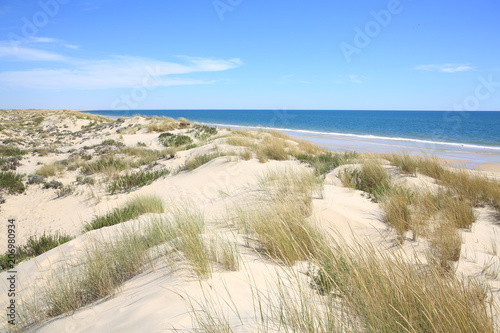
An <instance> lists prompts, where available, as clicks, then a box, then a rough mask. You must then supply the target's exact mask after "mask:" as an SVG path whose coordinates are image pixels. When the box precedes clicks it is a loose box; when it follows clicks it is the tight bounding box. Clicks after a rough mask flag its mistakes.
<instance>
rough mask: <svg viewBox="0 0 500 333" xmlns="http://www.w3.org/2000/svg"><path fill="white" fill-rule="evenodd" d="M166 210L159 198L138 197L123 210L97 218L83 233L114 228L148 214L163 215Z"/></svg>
mask: <svg viewBox="0 0 500 333" xmlns="http://www.w3.org/2000/svg"><path fill="white" fill-rule="evenodd" d="M164 210H165V209H164V205H163V201H162V200H161V198H159V197H158V196H154V195H149V196H137V197H135V198H133V199H131V200H130V201H128V202H127V203H126V204H125V206H124V207H122V208H115V209H113V210H112V211H111V212H109V213H107V214H105V215H102V216H95V217H94V218H93V219H92V221H90V222H88V223H87V224H85V225H84V228H83V231H84V232H87V231H91V230H95V229H100V228H104V227H108V226H112V225H115V224H118V223H122V222H125V221H129V220H132V219H135V218H137V217H139V216H141V215H142V214H146V213H163V211H164Z"/></svg>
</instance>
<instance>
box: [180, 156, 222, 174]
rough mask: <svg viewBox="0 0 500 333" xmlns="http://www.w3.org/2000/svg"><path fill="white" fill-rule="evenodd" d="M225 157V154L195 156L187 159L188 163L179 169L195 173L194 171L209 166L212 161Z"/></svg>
mask: <svg viewBox="0 0 500 333" xmlns="http://www.w3.org/2000/svg"><path fill="white" fill-rule="evenodd" d="M221 156H225V155H224V154H223V153H218V152H215V153H208V154H203V155H194V156H191V157H190V158H188V159H187V161H186V163H184V165H183V166H181V167H180V168H179V171H193V170H194V169H197V168H199V167H200V166H202V165H204V164H207V163H208V162H210V161H211V160H214V159H216V158H218V157H221Z"/></svg>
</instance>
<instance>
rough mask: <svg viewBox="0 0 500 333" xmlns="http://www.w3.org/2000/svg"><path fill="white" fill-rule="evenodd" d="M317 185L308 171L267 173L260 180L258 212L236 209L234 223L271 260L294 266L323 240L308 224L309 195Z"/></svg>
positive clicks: (314, 251) (320, 245) (312, 225)
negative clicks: (248, 235)
mask: <svg viewBox="0 0 500 333" xmlns="http://www.w3.org/2000/svg"><path fill="white" fill-rule="evenodd" d="M318 188H319V182H318V180H317V177H315V176H314V174H313V173H312V172H311V171H304V172H296V171H290V170H288V171H286V172H283V171H281V172H278V171H275V172H270V173H268V174H267V175H266V176H265V177H264V178H262V179H261V189H262V190H261V191H263V193H264V195H263V196H262V198H261V200H262V202H261V203H260V204H259V208H258V210H254V211H248V210H243V209H241V208H240V209H237V211H236V215H237V221H236V224H237V225H238V226H239V227H240V228H242V229H243V230H245V231H246V232H247V233H249V234H250V236H251V237H253V239H254V240H255V241H257V244H258V245H257V246H256V248H257V250H258V251H260V252H261V253H263V254H265V255H266V256H268V257H269V258H271V259H273V260H277V261H279V262H282V263H284V264H286V265H293V264H294V263H295V261H297V260H305V259H307V258H309V257H311V256H313V255H314V254H315V253H317V251H319V250H320V249H321V247H322V246H323V244H322V242H323V241H324V238H323V237H322V234H321V232H320V231H319V230H318V229H317V228H316V226H315V225H314V223H312V222H311V221H308V219H307V216H309V214H310V212H311V194H312V192H314V191H316V190H318Z"/></svg>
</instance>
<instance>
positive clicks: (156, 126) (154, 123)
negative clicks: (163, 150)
mask: <svg viewBox="0 0 500 333" xmlns="http://www.w3.org/2000/svg"><path fill="white" fill-rule="evenodd" d="M147 119H148V120H149V124H148V125H146V128H147V130H148V132H166V131H172V130H174V129H177V128H179V124H178V123H177V121H175V119H172V118H168V117H149V118H147Z"/></svg>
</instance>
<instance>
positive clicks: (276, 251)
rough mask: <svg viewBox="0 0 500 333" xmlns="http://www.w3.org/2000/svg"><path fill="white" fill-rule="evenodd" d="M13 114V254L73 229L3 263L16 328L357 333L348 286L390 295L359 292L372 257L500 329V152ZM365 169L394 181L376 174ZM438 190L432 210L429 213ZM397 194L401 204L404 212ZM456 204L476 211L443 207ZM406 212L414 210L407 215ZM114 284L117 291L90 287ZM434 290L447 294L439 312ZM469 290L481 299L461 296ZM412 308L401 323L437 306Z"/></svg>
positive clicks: (140, 119) (6, 163)
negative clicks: (372, 177) (370, 178)
mask: <svg viewBox="0 0 500 333" xmlns="http://www.w3.org/2000/svg"><path fill="white" fill-rule="evenodd" d="M186 118H188V117H186ZM0 125H1V126H2V130H1V131H0V141H2V142H3V143H2V144H1V146H2V152H3V153H2V159H3V160H2V161H3V162H2V163H3V164H2V166H3V168H4V169H3V171H2V172H3V173H4V174H5V177H7V175H6V174H7V173H9V175H10V176H9V177H11V178H9V179H10V180H9V182H8V183H7V182H5V184H4V183H3V184H4V185H2V186H3V187H2V192H1V197H2V198H3V199H4V200H5V202H3V203H2V204H1V205H0V214H1V216H2V221H1V223H2V225H3V226H6V225H8V224H9V223H11V222H9V221H12V223H11V224H15V233H14V234H15V236H14V237H10V236H9V235H10V234H9V232H8V231H7V228H4V227H3V226H2V229H1V230H2V232H1V234H0V253H6V252H8V250H9V244H11V243H9V239H15V243H16V245H17V246H18V248H19V247H21V246H22V245H26V244H28V241H29V240H30V237H31V239H36V238H37V237H40V236H41V235H66V236H68V238H69V239H70V240H66V241H64V242H63V243H61V244H60V245H58V246H55V247H53V248H51V249H49V250H48V251H46V252H44V253H41V254H39V255H36V256H29V255H28V256H27V257H26V258H24V259H23V260H22V261H21V262H18V263H16V265H15V266H12V267H4V269H5V268H7V270H4V271H3V272H1V273H0V280H1V281H2V282H1V283H0V285H1V288H0V293H1V296H0V307H2V308H4V309H5V308H7V307H8V306H9V305H10V304H15V311H14V312H10V313H14V320H15V325H13V324H12V323H9V318H10V319H12V317H9V316H8V315H9V311H7V314H6V313H5V311H4V312H3V314H2V317H1V319H2V323H1V325H2V326H0V327H2V328H1V329H3V330H7V329H12V330H15V329H18V330H20V331H25V332H179V331H188V332H196V331H212V332H222V331H225V332H256V331H259V332H272V331H280V329H283V328H284V327H286V329H288V330H290V331H302V330H304V329H305V327H307V325H310V326H309V327H315V328H319V327H321V328H324V329H323V330H319V329H318V331H324V332H327V331H333V329H335V330H336V331H339V332H344V331H345V332H347V331H352V330H354V331H356V330H357V329H360V328H362V327H368V326H369V325H375V323H373V322H372V320H373V318H370V317H369V316H365V314H364V313H365V312H366V311H365V312H364V311H363V309H361V308H357V306H360V305H361V304H360V303H362V302H354V301H353V302H349V297H351V296H352V297H353V298H351V299H355V300H357V301H360V300H367V303H366V304H368V305H369V304H372V305H373V304H376V303H375V302H374V299H376V298H377V297H378V298H380V301H379V302H378V303H384V302H383V300H384V299H383V298H381V297H382V295H384V297H389V296H388V294H390V293H388V294H384V293H383V292H382V291H380V294H373V295H371V296H372V297H373V299H371V300H370V301H371V302H374V303H369V302H368V297H367V296H366V295H365V294H362V293H361V291H360V292H359V294H352V295H351V294H349V292H351V291H353V290H356V286H357V285H356V284H355V283H354V280H352V281H351V280H350V279H349V278H348V276H349V275H356V276H357V274H351V273H353V272H358V271H356V269H357V268H359V269H360V270H359V272H361V271H363V270H365V268H364V267H365V266H363V260H362V258H364V259H366V260H368V259H370V260H371V261H373V260H376V261H377V262H378V263H380V269H379V270H378V271H377V272H376V273H377V274H380V278H379V279H380V280H379V281H388V282H387V283H388V285H391V283H394V284H398V283H396V282H394V281H396V280H391V279H401V280H400V282H401V283H400V285H404V283H402V282H403V281H408V283H410V282H409V281H414V282H415V285H412V286H411V288H413V289H412V291H411V292H409V294H405V292H407V291H406V290H405V289H404V287H401V289H399V287H398V288H396V287H394V286H392V287H387V288H388V290H398V292H401V295H410V294H412V293H417V292H416V291H417V290H418V291H421V293H420V294H419V295H420V298H419V299H420V300H421V301H422V304H424V305H425V306H426V307H427V308H429V311H430V312H429V313H432V315H433V316H434V315H435V316H436V317H434V320H435V322H437V321H438V320H439V322H446V323H447V324H449V326H448V327H449V328H451V327H454V326H453V325H455V324H454V323H453V320H450V321H449V322H447V321H446V320H444V318H445V315H443V314H442V313H441V312H440V310H439V309H440V308H441V307H443V306H444V303H446V302H450V304H451V302H452V301H451V300H456V303H455V305H456V308H457V309H460V311H462V312H461V313H462V314H467V315H469V314H470V315H471V317H470V318H467V320H468V321H469V323H468V324H465V323H462V322H461V321H460V325H462V324H463V325H471V326H470V327H472V328H474V327H476V328H478V327H479V328H478V331H481V332H494V331H497V329H498V323H499V317H498V316H499V313H500V312H499V311H500V310H499V309H500V308H499V307H498V306H499V305H500V303H499V302H500V298H499V297H498V293H497V292H494V291H495V290H498V288H499V287H500V283H499V277H500V257H499V256H498V244H499V240H500V230H499V228H500V226H499V221H500V220H499V218H498V216H499V215H498V214H499V207H500V203H499V201H498V200H499V197H498V194H499V193H500V191H499V188H500V151H498V150H497V149H495V147H489V148H488V147H485V148H481V149H478V148H477V147H469V146H467V144H464V145H461V144H458V145H455V144H453V145H452V144H449V143H443V144H440V143H432V142H425V140H422V142H419V143H415V141H411V142H408V141H404V140H388V139H386V138H373V137H371V138H370V137H360V136H356V137H354V136H346V135H332V134H323V135H321V134H317V133H314V134H310V133H309V134H308V133H304V132H301V131H297V130H295V131H294V130H280V129H276V130H273V131H269V130H267V129H266V130H263V129H259V128H248V127H241V128H240V127H232V128H231V127H229V128H227V127H226V126H218V127H212V126H208V125H204V124H201V125H199V124H198V125H197V124H195V123H193V122H192V121H190V120H189V118H188V119H184V118H177V119H171V118H165V117H145V116H133V117H124V118H118V119H109V118H105V117H102V116H98V115H95V114H87V113H84V112H75V111H70V110H46V111H41V110H0ZM353 152H357V153H353ZM318 156H322V157H318ZM424 157H426V158H424ZM434 157H435V159H434ZM412 158H413V159H414V160H412ZM429 161H430V162H429ZM368 168H373V170H375V171H376V172H377V173H379V176H380V175H382V176H380V177H379V178H377V179H378V180H377V183H376V184H375V185H376V186H378V185H381V184H385V185H384V186H385V187H383V188H378V187H377V188H374V187H373V186H372V185H366V184H364V183H363V181H364V178H363V176H362V175H363V172H364V171H366V170H368ZM407 168H408V169H407ZM363 170H364V171H363ZM15 175H19V177H20V178H19V177H17V178H16V176H15ZM5 179H7V178H5ZM458 180H460V181H458ZM12 184H15V185H16V186H17V187H15V186H14V185H12ZM466 184H475V185H470V186H469V187H467V189H465V190H464V188H463V187H465V186H466ZM459 185H463V187H460V186H459ZM21 186H22V188H21ZM467 186H468V185H467ZM408 198H409V199H408ZM412 198H413V199H412ZM415 198H417V199H415ZM447 198H451V199H452V200H448V199H447ZM397 200H401V201H397ZM404 200H408V201H404ZM412 200H413V201H412ZM426 200H428V201H429V202H431V201H432V204H429V206H426V207H423V206H421V205H420V203H422V202H427V201H426ZM433 200H434V201H433ZM403 201H404V202H403ZM395 202H403V203H402V206H401V207H402V208H401V207H400V208H401V209H400V210H398V214H399V215H398V218H391V215H390V212H392V211H391V210H390V209H391V204H392V203H395ZM457 203H460V204H463V205H462V206H454V205H457ZM447 205H449V206H447ZM429 207H431V208H429ZM405 209H406V210H405ZM460 209H463V216H465V220H466V221H465V222H464V221H463V220H462V219H461V218H462V217H463V216H462V215H460V216H458V217H456V218H455V217H453V218H451V217H450V216H449V215H447V214H448V213H449V212H450V211H458V210H460ZM402 210H404V211H405V212H406V213H405V214H407V215H408V216H410V217H408V216H407V217H406V220H405V221H404V223H403V224H404V226H401V224H398V223H399V222H401V219H404V218H401V215H404V214H402V213H401V211H402ZM128 214H131V215H128ZM467 217H468V220H467ZM258 221H261V222H262V223H261V224H257V222H258ZM273 221H277V222H276V223H277V224H276V225H274V224H272V223H274V222H273ZM440 221H441V222H442V221H449V224H445V223H444V222H443V224H440ZM286 223H289V224H286ZM442 226H443V227H442ZM445 227H446V228H448V229H445ZM281 228H283V229H281ZM280 232H281V233H280ZM275 233H276V234H275ZM451 234H453V235H455V236H456V238H455V239H452V240H450V239H449V237H445V235H451ZM273 237H274V238H273ZM444 238H446V240H443V239H444ZM457 239H458V254H457ZM446 242H448V243H446ZM452 242H454V243H453V244H452V245H450V243H452ZM121 245H123V247H120V246H121ZM280 246H282V247H280ZM453 246H454V248H453ZM450 248H452V251H451V252H453V253H452V254H450ZM196 249H197V251H196ZM340 249H343V250H340ZM447 251H448V252H447ZM28 252H29V251H28ZM28 254H29V253H28ZM341 257H342V258H344V259H342V260H344V261H342V260H340V259H338V258H341ZM99 258H100V259H102V262H100V261H99ZM103 258H104V259H103ZM334 258H337V259H338V260H337V259H334ZM120 260H122V261H123V262H122V261H120ZM329 260H332V261H329ZM325 261H326V262H327V263H328V264H325ZM131 262H133V263H135V264H136V265H135V266H134V267H129V266H132V265H128V263H131ZM93 264H95V265H97V264H101V265H102V266H99V267H97V266H96V268H95V270H94V271H92V269H91V268H92V267H94V266H93ZM384 265H387V266H384ZM373 266H377V265H373ZM110 267H112V268H113V269H114V271H112V272H111V273H109V275H106V274H108V273H105V272H107V270H108V269H110ZM325 267H329V268H331V267H334V268H336V269H338V270H337V271H335V272H334V273H331V272H330V271H328V270H327V269H326V268H325ZM342 267H343V268H342ZM377 267H379V266H377ZM389 267H396V268H395V271H397V272H402V273H401V274H399V273H395V272H391V270H390V269H389ZM120 269H123V270H125V271H124V272H122V271H120ZM424 271H425V272H426V274H423V273H422V272H424ZM117 272H119V273H117ZM342 272H343V273H342ZM346 272H347V273H346ZM427 273H428V274H427ZM328 274H330V275H328ZM339 274H340V275H339ZM342 274H344V275H342ZM374 274H375V273H374ZM384 274H385V275H384ZM387 274H388V275H387ZM391 274H393V275H391ZM361 275H362V274H360V276H361ZM427 275H428V276H429V279H430V280H425V276H427ZM12 276H14V280H12V281H14V282H13V283H11V282H10V280H8V278H9V277H12ZM325 276H326V278H325ZM334 276H337V277H338V276H341V277H343V278H345V280H342V281H350V282H352V283H353V284H352V285H349V286H347V282H345V284H343V283H342V282H339V281H338V280H335V278H334ZM417 276H420V277H422V280H419V279H417V278H416V277H417ZM396 277H397V278H396ZM366 279H368V277H366ZM384 279H385V280H384ZM406 279H408V280H406ZM108 280H109V281H111V280H112V281H113V283H114V284H113V283H111V284H110V285H106V286H102V288H101V289H92V290H91V291H88V294H86V293H87V289H91V288H90V287H89V285H90V284H94V285H101V284H103V283H104V282H106V281H108ZM417 280H418V281H417ZM366 281H368V282H365V283H369V281H370V280H366ZM390 281H392V282H390ZM429 281H435V282H433V283H435V284H432V285H431V286H430V285H429ZM350 282H349V283H350ZM372 282H373V281H372ZM419 283H420V284H419ZM380 284H381V285H383V282H381V283H380ZM13 286H14V287H13ZM450 286H454V287H453V288H451V287H450ZM12 288H14V290H15V292H14V295H12V292H9V290H12ZM343 288H345V289H343ZM373 288H375V287H373ZM391 288H394V289H391ZM411 288H410V289H411ZM418 288H421V289H418ZM433 288H434V289H433ZM447 288H448V289H447ZM360 289H363V288H360ZM364 289H370V288H364ZM375 289H376V288H375ZM74 290H78V291H79V292H76V293H75V292H73V291H74ZM426 290H427V291H426ZM429 290H430V294H429V295H427V294H426V293H427V292H428V291H429ZM457 290H458V291H460V292H459V293H457V294H455V292H456V291H457ZM480 291H481V292H480ZM432 293H434V294H439V296H440V297H441V296H442V299H441V298H440V300H442V302H443V303H442V304H441V303H439V302H436V303H435V304H434V303H433V304H434V305H432V306H431V305H430V304H431V303H432V302H431V301H430V300H431V296H432V295H431V294H432ZM441 293H442V294H441ZM396 294H397V293H396ZM96 295H97V296H96ZM457 295H463V297H465V298H464V301H463V302H462V299H461V298H460V297H462V296H457ZM471 295H475V297H476V298H474V299H477V300H478V301H477V302H475V301H474V302H472V301H471V302H468V301H465V300H466V299H467V297H469V299H470V298H471V297H472V296H471ZM355 297H359V298H355ZM363 297H365V298H363ZM401 297H402V299H407V298H406V297H408V298H411V297H410V296H405V297H403V296H401ZM426 297H427V298H426ZM447 297H448V298H447ZM427 301H428V302H429V303H425V302H427ZM353 303H356V304H353ZM413 305H414V304H413ZM294 306H295V307H294ZM391 306H392V307H394V305H393V303H391ZM402 308H405V306H402ZM408 308H417V307H416V306H408ZM434 309H435V311H436V312H432V311H434ZM446 309H447V310H448V308H446ZM375 310H376V309H374V310H373V312H374V313H376V311H375ZM406 310H407V309H406V308H405V311H406ZM280 311H281V312H280ZM387 311H388V310H387ZM387 311H386V310H384V309H383V308H382V307H380V313H384V312H387ZM395 311H396V312H397V311H402V310H401V309H399V308H398V309H396V310H395ZM408 311H409V312H408V313H401V316H402V317H403V318H400V319H401V320H398V319H395V320H394V325H395V326H393V327H399V326H397V325H410V326H411V325H417V323H416V322H415V323H414V322H411V320H413V319H415V318H421V319H420V320H422V321H425V320H426V319H425V317H426V316H427V315H428V314H429V313H425V314H422V315H421V314H420V313H413V312H411V311H410V310H408ZM450 311H451V310H450ZM457 311H458V310H457ZM393 315H394V313H393ZM441 315H443V317H440V316H441ZM446 316H451V314H449V313H448V314H446ZM306 317H307V318H306ZM393 317H397V316H395V315H394V316H393ZM436 318H438V319H436ZM387 322H388V323H389V322H390V320H387ZM447 324H446V325H447ZM294 325H295V326H294ZM364 325H368V326H364ZM388 325H389V324H388ZM443 325H445V324H443ZM473 325H477V326H473ZM410 326H406V327H410ZM370 327H376V326H370ZM415 327H416V326H415Z"/></svg>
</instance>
